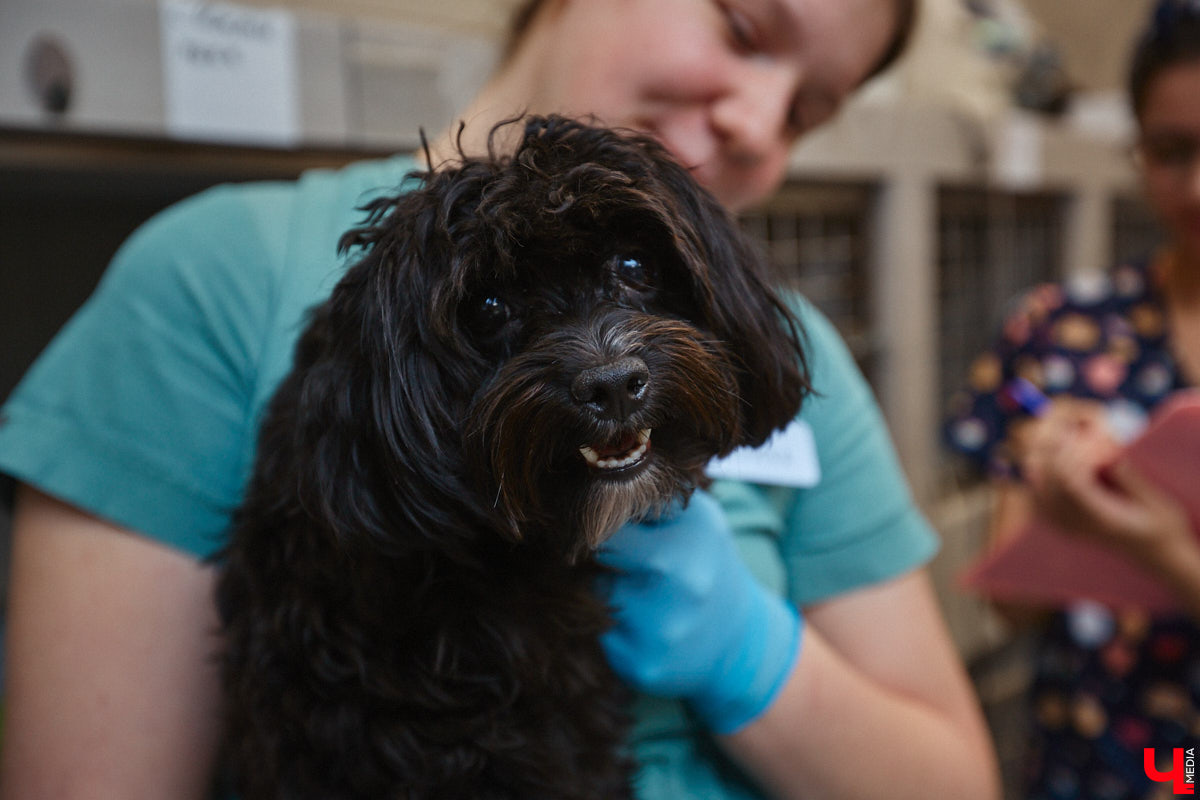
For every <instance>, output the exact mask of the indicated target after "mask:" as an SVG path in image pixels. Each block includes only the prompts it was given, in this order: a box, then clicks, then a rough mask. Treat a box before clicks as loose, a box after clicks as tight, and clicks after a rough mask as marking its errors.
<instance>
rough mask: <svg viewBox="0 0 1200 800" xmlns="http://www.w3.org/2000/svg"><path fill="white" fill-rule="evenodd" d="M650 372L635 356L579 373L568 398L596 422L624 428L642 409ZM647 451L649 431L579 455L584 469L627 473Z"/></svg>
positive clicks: (635, 432) (638, 431)
mask: <svg viewBox="0 0 1200 800" xmlns="http://www.w3.org/2000/svg"><path fill="white" fill-rule="evenodd" d="M649 390H650V370H649V369H648V368H647V367H646V362H644V361H642V359H640V358H638V357H637V356H625V357H624V358H619V359H616V360H614V361H610V362H608V363H606V364H600V365H598V366H594V367H589V368H587V369H584V370H581V371H580V372H579V374H578V375H576V376H575V378H574V379H573V380H572V381H571V397H572V399H574V400H575V402H576V403H578V404H579V405H580V407H581V408H583V409H584V411H585V412H586V413H587V414H589V415H591V416H592V417H594V418H595V419H597V420H603V421H606V422H612V423H616V424H618V425H626V424H628V423H629V422H630V421H631V419H632V418H633V417H634V416H635V415H636V414H637V412H638V411H640V410H641V409H642V407H643V406H644V405H645V400H646V396H647V394H648V393H649ZM649 450H650V429H649V428H637V429H632V430H628V431H626V432H624V433H622V434H620V435H618V436H617V437H615V438H614V439H612V440H611V441H605V442H593V443H591V444H587V445H583V446H581V447H580V448H579V452H580V454H581V455H583V458H584V460H585V461H587V463H588V466H590V467H592V468H593V469H596V470H600V471H602V472H608V473H617V472H627V471H630V470H632V469H633V468H634V467H636V466H638V465H639V464H641V463H642V462H643V461H645V459H646V455H647V453H648V452H649Z"/></svg>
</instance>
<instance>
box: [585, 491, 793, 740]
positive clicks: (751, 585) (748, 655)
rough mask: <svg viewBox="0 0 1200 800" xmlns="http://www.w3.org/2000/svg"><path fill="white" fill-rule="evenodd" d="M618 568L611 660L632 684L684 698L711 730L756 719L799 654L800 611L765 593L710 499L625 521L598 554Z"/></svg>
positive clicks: (699, 495) (700, 497)
mask: <svg viewBox="0 0 1200 800" xmlns="http://www.w3.org/2000/svg"><path fill="white" fill-rule="evenodd" d="M600 560H601V561H602V562H603V563H605V564H607V565H608V566H610V567H613V568H615V569H616V570H617V571H618V572H617V574H616V575H615V576H614V577H613V578H612V581H611V584H610V593H609V602H610V603H611V604H612V606H613V607H614V610H615V612H616V625H615V627H614V628H613V629H612V630H610V631H609V632H608V633H607V634H605V636H604V638H603V645H604V649H605V651H606V653H607V654H608V659H609V662H610V663H611V664H612V666H613V668H614V669H615V670H616V671H617V674H619V675H620V676H621V677H622V678H624V679H625V681H626V682H628V683H629V684H631V685H632V686H634V687H635V688H637V689H639V690H641V691H644V692H647V693H650V694H657V695H661V696H666V697H679V698H683V699H685V700H687V701H688V702H689V703H690V704H691V706H692V708H693V710H694V711H695V712H696V714H697V715H698V716H699V717H700V719H701V720H702V721H703V722H704V723H705V724H706V725H708V727H709V728H710V729H711V730H713V731H714V732H716V733H722V734H724V733H732V732H733V731H735V730H737V729H738V728H740V727H742V726H743V725H745V724H746V723H748V722H750V721H752V720H753V719H755V718H756V717H758V716H759V715H760V714H761V713H762V712H763V711H765V710H766V709H767V707H768V706H770V705H771V702H772V701H773V700H774V699H775V695H776V694H778V692H779V690H780V688H782V686H783V684H784V682H785V681H786V679H787V677H788V675H789V674H791V671H792V666H793V665H794V664H795V661H796V657H797V656H798V655H799V652H800V641H801V631H802V627H803V623H802V620H801V618H800V615H799V614H797V612H796V611H795V610H794V609H793V608H792V607H791V606H789V605H788V604H787V603H786V602H785V601H784V600H783V599H782V598H780V597H778V596H776V595H773V594H771V593H770V592H768V591H766V590H765V589H764V588H763V587H762V586H761V585H760V584H759V583H758V581H757V580H755V578H754V576H753V575H751V574H750V570H749V569H748V568H747V567H746V565H745V564H744V563H743V562H742V560H741V557H740V556H739V555H738V552H737V547H736V545H735V543H734V540H733V534H732V531H731V530H730V528H729V523H728V522H726V520H725V514H724V512H723V511H722V510H721V507H720V506H719V505H718V504H717V502H716V500H714V499H713V498H712V497H711V496H709V495H707V494H705V493H704V492H696V494H695V495H693V496H692V499H691V501H690V502H689V503H688V505H687V507H686V508H684V509H683V510H679V509H678V507H676V508H675V510H674V513H672V514H668V515H665V516H664V518H663V519H661V520H659V521H656V522H643V523H641V524H638V525H627V526H625V527H624V528H622V529H621V530H619V531H617V533H616V534H614V535H613V537H612V538H611V539H610V540H609V541H608V542H606V543H605V545H604V547H603V548H602V549H601V551H600Z"/></svg>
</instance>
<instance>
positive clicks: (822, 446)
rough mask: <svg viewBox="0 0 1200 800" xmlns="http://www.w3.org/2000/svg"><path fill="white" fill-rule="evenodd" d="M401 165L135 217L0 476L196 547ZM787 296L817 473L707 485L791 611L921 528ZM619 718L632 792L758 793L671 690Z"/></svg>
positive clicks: (894, 471)
mask: <svg viewBox="0 0 1200 800" xmlns="http://www.w3.org/2000/svg"><path fill="white" fill-rule="evenodd" d="M414 166H415V164H414V162H413V161H412V160H411V159H410V158H407V157H395V158H392V159H387V160H381V161H370V162H362V163H359V164H355V165H352V166H349V167H346V168H343V169H339V170H313V171H310V172H307V173H305V174H304V175H303V176H301V177H300V178H299V179H298V180H296V181H293V182H272V183H253V184H243V185H225V186H219V187H216V188H213V189H210V190H208V191H205V192H203V193H201V194H199V195H197V196H195V197H192V198H190V199H188V200H185V201H183V202H181V203H179V204H177V205H175V206H173V207H171V208H169V209H167V210H166V211H164V212H162V213H160V214H159V215H157V216H156V217H154V218H153V219H151V220H150V221H149V222H147V223H146V224H145V225H143V226H142V227H141V228H140V229H139V230H138V231H137V232H135V233H134V234H133V235H132V236H131V237H130V238H129V240H128V241H127V242H126V243H125V244H124V245H123V246H122V247H121V249H120V250H119V251H118V253H117V254H116V256H115V257H114V259H113V262H112V264H111V266H110V267H109V269H108V271H107V272H106V273H105V276H104V277H103V279H102V280H101V282H100V284H99V285H98V286H97V288H96V291H95V292H94V294H93V295H92V297H91V298H90V299H89V300H88V301H87V302H86V303H85V304H84V305H83V306H82V307H81V308H80V309H79V311H78V312H77V313H76V314H75V316H74V317H73V318H72V319H71V320H70V321H69V322H68V324H67V325H66V326H65V327H64V328H63V330H62V331H61V332H60V333H59V334H58V336H57V337H56V338H55V339H54V340H53V342H52V343H51V344H50V345H49V346H48V347H47V349H46V350H45V352H44V353H43V354H42V355H41V356H40V357H39V359H38V360H37V362H36V363H35V364H34V366H33V367H32V368H31V369H30V371H29V372H28V374H27V375H26V376H25V378H24V379H23V380H22V382H21V383H20V384H19V386H18V387H17V388H16V390H15V391H14V392H13V394H12V395H11V396H10V397H9V399H8V400H7V402H6V404H5V405H4V407H3V409H2V410H0V473H3V474H6V475H8V476H10V477H11V478H13V479H16V480H19V481H23V482H26V483H28V484H31V485H33V486H36V487H38V488H39V489H40V490H42V491H43V492H45V493H47V494H50V495H53V496H56V497H58V498H60V499H62V500H65V501H67V502H69V503H71V504H74V505H76V506H78V507H80V508H82V509H85V510H87V511H89V512H91V513H92V514H95V515H97V516H99V517H101V518H104V519H107V520H109V521H111V522H114V523H116V524H118V525H120V526H123V527H126V528H129V529H131V530H133V531H137V532H139V533H141V534H142V535H145V536H147V537H150V538H152V539H155V540H158V541H160V542H162V543H164V544H166V545H169V546H171V547H175V548H178V549H180V550H183V551H186V552H188V553H191V554H193V555H195V556H197V557H205V556H208V555H211V554H212V553H213V552H214V551H215V550H216V549H217V548H219V547H220V546H221V545H222V544H223V542H224V541H225V537H226V534H227V531H228V527H229V521H230V514H231V512H232V511H233V509H234V508H235V507H236V506H237V505H238V502H239V500H240V497H241V493H242V489H243V485H244V483H245V481H246V478H247V476H248V474H249V471H250V469H251V466H252V461H253V456H254V446H255V443H256V436H257V426H258V422H259V419H260V415H261V413H262V411H263V409H264V407H265V405H266V403H267V401H268V400H269V398H270V396H271V395H272V393H273V391H274V389H275V387H276V385H277V384H278V382H279V381H280V379H281V378H282V377H283V375H284V374H285V373H286V372H287V370H288V369H289V367H290V364H291V358H292V352H293V347H294V345H295V341H296V338H297V336H298V334H299V332H300V330H301V328H302V326H303V323H304V318H305V313H306V311H307V310H308V309H309V308H310V307H311V306H313V305H314V304H316V303H318V302H320V301H321V300H322V299H324V298H325V296H326V295H327V294H328V293H329V292H330V290H331V289H332V287H333V285H334V284H335V283H336V282H337V280H338V278H339V276H340V275H341V273H342V271H343V270H344V269H345V266H346V263H345V261H346V259H343V258H341V257H339V256H338V255H337V252H336V245H337V242H338V239H339V237H340V236H341V234H342V233H343V232H345V231H346V230H347V229H349V228H351V227H354V226H355V225H358V224H360V223H361V222H362V220H363V213H362V212H361V211H360V210H358V209H359V207H360V206H362V205H363V204H364V203H365V202H367V201H368V200H370V199H371V198H372V197H375V196H378V195H380V194H381V193H387V192H394V191H396V190H397V187H398V186H401V184H402V182H403V181H404V180H405V176H406V174H407V173H408V171H409V170H411V169H413V168H414ZM351 257H352V256H351ZM793 307H794V308H795V309H796V311H797V313H798V314H799V316H800V319H801V320H802V322H803V324H804V326H805V328H806V331H807V335H808V347H809V352H810V358H811V368H812V378H813V382H814V386H815V388H816V393H815V394H814V396H813V397H811V398H810V399H809V400H808V401H807V402H806V404H805V406H804V408H803V410H802V411H801V415H800V417H801V419H802V420H803V421H804V422H806V423H807V424H808V425H809V426H810V427H811V430H812V433H813V439H814V443H815V450H816V452H815V454H814V455H815V458H816V459H817V461H818V464H819V472H820V476H821V477H820V480H819V482H818V483H817V484H816V485H815V486H811V487H807V488H801V489H792V488H785V487H780V486H767V485H753V484H742V483H732V482H728V481H718V482H717V483H715V484H714V486H713V488H712V492H713V494H714V495H715V496H716V497H717V499H718V500H719V501H720V502H721V504H722V505H723V507H724V508H725V510H726V513H727V515H728V518H729V522H730V524H731V525H732V527H733V528H734V530H735V532H736V535H737V538H738V543H739V546H740V548H741V552H742V555H743V557H744V558H745V560H746V562H747V563H748V564H749V566H750V568H751V569H752V570H753V572H754V573H755V574H756V576H757V577H758V578H759V579H760V580H761V581H762V582H763V583H764V584H765V585H766V586H768V587H770V588H771V589H772V590H774V591H777V592H779V593H781V594H784V595H786V596H787V597H788V598H789V599H790V601H791V602H792V603H793V604H795V605H796V606H797V607H801V608H803V607H804V606H805V605H808V604H810V603H813V602H816V601H819V600H822V599H825V598H829V597H831V596H834V595H837V594H840V593H844V592H848V591H852V590H854V589H856V588H858V587H863V586H867V585H870V584H874V583H877V582H880V581H883V580H887V579H889V578H892V577H895V576H898V575H900V574H902V573H904V572H907V571H909V570H912V569H914V568H916V567H918V566H920V565H922V564H923V563H925V562H926V561H928V560H929V559H930V558H931V557H932V555H933V554H934V552H935V551H936V549H937V540H936V537H935V536H934V534H933V532H932V530H931V529H930V527H929V525H928V524H927V522H926V521H925V519H924V518H923V516H922V515H921V514H920V513H919V511H918V510H917V509H916V507H915V505H914V503H913V499H912V497H911V495H910V492H909V490H908V488H907V485H906V483H905V481H904V478H903V476H902V473H901V471H900V468H899V465H898V463H897V460H896V457H895V453H894V451H893V448H892V445H891V442H890V440H889V438H888V434H887V431H886V429H885V426H884V423H883V420H882V417H881V415H880V413H879V410H878V407H877V405H876V403H875V401H874V399H873V397H872V395H871V392H870V390H869V388H868V386H867V384H866V382H865V381H864V380H863V378H862V375H861V374H860V373H859V371H858V369H857V367H856V366H855V364H854V361H853V359H852V358H851V357H850V354H849V353H848V351H847V349H846V347H845V345H844V344H843V342H842V340H841V339H840V337H839V336H838V334H837V332H836V331H835V330H834V328H833V326H832V325H831V324H830V323H829V321H828V320H827V319H826V318H825V317H824V316H822V315H821V314H820V313H819V312H818V311H817V310H816V309H815V308H814V307H813V306H812V305H810V304H809V303H808V302H806V301H804V300H803V299H800V298H793ZM868 500H869V502H867V501H868ZM636 718H637V722H636V727H635V730H634V735H633V741H634V747H635V751H636V753H637V756H638V758H639V761H640V763H641V773H640V775H639V782H638V793H639V797H641V798H643V800H660V799H661V800H678V799H679V798H686V797H696V798H729V799H732V798H743V797H758V796H759V795H758V794H756V793H755V791H754V790H753V788H752V787H750V786H749V785H748V784H747V783H745V782H744V781H743V779H742V777H741V776H740V775H739V774H738V773H737V771H736V769H734V768H733V767H732V766H731V765H730V764H728V763H727V762H726V761H725V760H724V759H723V758H722V757H721V756H720V754H719V753H718V752H717V750H716V748H715V745H714V744H713V743H712V741H711V740H710V738H709V737H708V736H707V735H706V734H705V733H704V731H703V730H702V729H701V728H700V727H699V726H698V725H697V724H696V723H695V721H694V720H693V719H692V718H691V717H690V716H689V714H688V712H687V710H686V708H685V707H684V706H683V705H682V704H681V703H679V702H676V701H670V700H663V699H660V698H651V697H642V698H640V699H639V700H638V703H637V707H636Z"/></svg>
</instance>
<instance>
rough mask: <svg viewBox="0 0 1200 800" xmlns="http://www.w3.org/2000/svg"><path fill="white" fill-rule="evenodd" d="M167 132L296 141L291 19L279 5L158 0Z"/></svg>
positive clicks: (239, 139)
mask: <svg viewBox="0 0 1200 800" xmlns="http://www.w3.org/2000/svg"><path fill="white" fill-rule="evenodd" d="M159 18H160V20H161V32H162V57H163V86H164V91H165V95H166V107H167V130H168V131H169V132H170V133H171V134H172V135H174V136H178V137H181V138H185V139H206V140H217V141H231V142H245V143H259V144H276V145H291V144H295V142H296V141H297V140H298V139H299V124H298V118H299V115H298V113H297V106H298V103H297V92H296V23H295V18H294V17H293V16H292V15H291V14H290V13H289V12H287V11H284V10H282V9H251V8H244V7H242V6H237V5H233V4H231V3H208V2H197V1H196V0H159Z"/></svg>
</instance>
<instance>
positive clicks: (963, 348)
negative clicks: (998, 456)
mask: <svg viewBox="0 0 1200 800" xmlns="http://www.w3.org/2000/svg"><path fill="white" fill-rule="evenodd" d="M1066 210H1067V197H1066V196H1064V195H1061V194H1057V193H1050V192H1046V193H1015V192H1003V191H999V190H994V189H985V188H978V187H958V186H944V187H941V188H940V189H939V191H938V231H937V269H938V342H939V359H940V365H939V375H940V392H939V399H940V406H939V408H940V412H941V413H940V414H939V418H944V417H945V416H946V414H947V413H948V412H949V409H950V403H951V398H952V397H953V396H954V394H955V392H957V391H958V390H959V389H960V388H961V387H962V386H963V385H964V384H965V382H966V380H967V378H968V373H969V370H970V366H971V362H972V361H974V359H975V358H976V357H977V356H978V355H979V354H980V353H982V352H983V351H984V350H986V349H988V348H989V347H990V346H991V345H992V343H993V342H994V340H995V337H996V335H997V333H998V331H999V329H1000V325H1001V323H1002V322H1003V320H1004V317H1005V316H1006V315H1007V313H1008V311H1009V310H1010V309H1011V307H1012V304H1013V302H1014V301H1015V300H1016V299H1017V298H1018V297H1020V296H1021V294H1022V293H1023V292H1024V291H1025V290H1027V289H1029V288H1030V287H1032V286H1035V285H1037V284H1039V283H1046V282H1049V281H1057V280H1059V279H1060V278H1061V276H1062V266H1061V265H1062V263H1063V248H1064V233H1065V224H1066V219H1065V214H1066ZM944 462H945V463H944V465H943V466H942V468H941V470H940V471H941V478H942V480H943V482H944V483H945V482H949V483H950V484H951V485H950V486H948V487H947V488H948V489H949V488H954V486H957V485H961V484H962V483H964V482H965V483H970V482H971V481H972V480H973V476H972V475H971V473H970V471H968V470H965V469H964V465H963V464H962V463H961V462H960V460H959V459H956V458H949V457H948V458H946V459H944Z"/></svg>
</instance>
